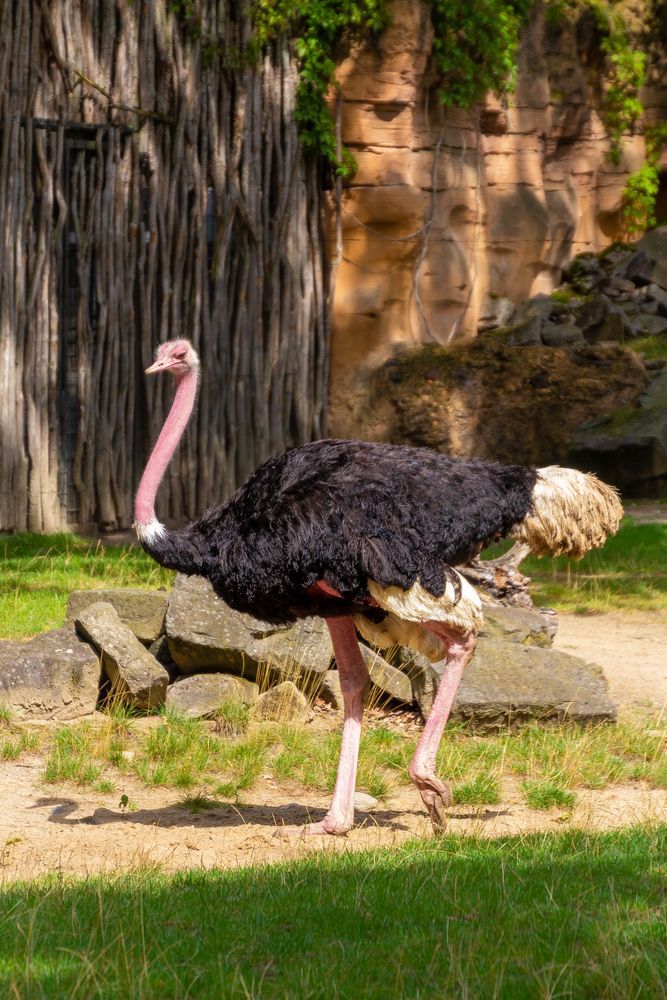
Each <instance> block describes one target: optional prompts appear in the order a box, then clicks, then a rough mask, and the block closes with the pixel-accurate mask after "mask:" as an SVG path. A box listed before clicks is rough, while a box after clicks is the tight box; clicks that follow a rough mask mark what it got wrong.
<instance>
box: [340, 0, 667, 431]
mask: <svg viewBox="0 0 667 1000" xmlns="http://www.w3.org/2000/svg"><path fill="white" fill-rule="evenodd" d="M625 7H626V17H627V19H628V21H629V23H632V24H633V25H634V26H635V27H636V28H637V29H640V27H641V25H642V21H643V19H646V18H645V8H646V7H647V5H646V3H645V2H643V0H632V2H630V3H627V4H626V5H625ZM390 10H391V26H390V27H389V28H388V29H387V30H386V31H385V32H384V33H383V34H382V36H381V37H380V38H379V40H378V41H377V42H376V43H375V44H374V45H364V46H361V47H359V48H358V49H357V50H356V51H354V52H353V53H352V55H351V56H350V58H348V59H347V60H346V61H345V62H344V63H342V64H341V66H340V68H339V74H338V76H339V81H340V85H341V89H342V139H343V142H344V143H345V144H346V145H347V146H348V147H350V149H351V150H352V152H353V153H354V155H355V157H356V159H357V162H358V165H359V169H358V171H357V173H356V175H355V176H354V177H353V178H352V180H351V181H350V182H349V184H348V185H347V186H346V188H345V190H344V193H343V214H342V230H343V246H342V254H341V259H340V261H339V264H338V269H337V276H336V293H335V300H334V315H333V337H332V386H333V392H334V409H333V412H334V418H333V421H332V427H331V428H330V429H331V430H332V432H334V433H336V428H335V412H336V407H335V394H336V389H337V387H338V386H340V385H341V384H342V383H343V382H344V379H345V374H346V373H347V372H349V371H350V369H353V368H355V367H357V366H358V365H359V364H360V363H363V362H364V361H366V360H371V361H373V362H377V361H378V360H380V359H381V358H382V357H385V356H388V355H389V354H391V353H392V350H393V349H394V347H395V346H396V345H397V344H407V345H409V344H418V343H433V342H435V343H440V344H446V343H449V342H450V341H451V340H453V339H457V338H460V337H464V336H472V335H475V334H476V332H477V330H478V326H479V325H480V323H481V325H482V326H483V325H484V320H485V316H486V315H487V314H489V313H493V312H494V310H495V302H496V299H497V297H507V298H509V299H511V300H512V301H514V302H518V301H520V300H522V299H525V298H527V297H529V296H532V295H535V294H537V293H539V292H543V291H550V290H551V289H553V288H554V287H556V285H557V284H558V283H559V282H560V280H561V269H562V267H563V265H564V264H565V263H566V262H567V261H568V260H569V259H570V258H571V257H572V256H573V255H575V254H577V253H580V252H582V251H585V250H593V251H596V250H599V249H601V248H603V247H604V246H606V245H607V244H608V243H610V242H611V241H612V240H613V239H615V238H617V237H618V235H619V232H620V206H621V193H622V190H623V187H624V184H625V180H626V178H627V175H628V173H630V172H631V171H633V170H636V169H637V168H638V167H639V166H640V165H641V163H642V162H643V159H644V138H643V135H642V129H641V128H640V129H638V134H637V135H635V136H629V137H627V138H626V139H625V140H624V143H623V155H622V159H621V163H620V164H619V165H618V166H614V165H613V164H612V163H611V161H610V160H609V159H608V157H607V153H608V150H609V140H608V137H607V133H606V129H605V125H604V112H603V110H602V109H603V94H602V93H601V89H600V79H601V74H600V65H599V61H597V60H598V59H599V57H597V56H596V52H597V44H596V40H595V27H594V20H593V18H592V15H591V14H590V10H589V12H588V13H587V12H586V8H584V7H582V10H581V12H580V13H579V14H576V15H572V16H569V15H568V17H567V18H560V19H556V21H555V22H554V20H553V19H549V18H547V17H545V11H544V8H543V7H542V6H540V5H538V6H537V8H536V10H535V13H534V16H533V19H532V21H531V23H530V24H529V25H528V27H527V28H526V30H525V32H524V38H523V42H522V47H521V52H520V58H519V65H520V72H519V77H518V81H517V86H516V89H515V91H514V93H513V94H512V95H511V98H510V99H509V100H508V101H507V102H506V103H505V104H503V103H501V102H498V101H494V100H489V101H488V102H487V103H486V105H485V106H484V107H482V108H480V109H478V110H477V111H474V112H463V111H451V112H447V113H445V112H444V110H443V108H442V106H441V105H440V104H439V103H438V98H437V86H438V80H437V76H436V74H435V73H434V71H433V66H432V63H431V59H430V52H431V45H432V37H433V29H432V26H431V20H430V8H429V5H428V4H426V3H422V2H419V0H391V2H390ZM647 44H648V43H647ZM653 48H654V50H655V51H657V52H658V53H660V51H663V53H664V49H661V45H660V44H659V43H658V44H657V45H655V46H654V47H653ZM659 70H660V67H659V64H658V63H655V65H654V67H653V70H652V73H651V74H650V75H649V82H650V86H649V87H647V89H646V91H645V93H643V95H642V97H643V101H644V105H645V107H646V119H647V122H648V121H658V120H661V119H662V120H664V118H665V113H666V112H667V81H666V79H665V74H664V72H663V73H662V74H661V72H660V71H659ZM663 70H664V66H663ZM665 166H667V159H666V162H665Z"/></svg>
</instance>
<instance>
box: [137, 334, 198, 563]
mask: <svg viewBox="0 0 667 1000" xmlns="http://www.w3.org/2000/svg"><path fill="white" fill-rule="evenodd" d="M155 372H171V373H172V375H173V376H174V377H175V379H176V395H175V396H174V401H173V403H172V404H171V409H170V411H169V414H168V416H167V419H166V420H165V422H164V426H163V427H162V430H161V431H160V436H159V437H158V439H157V442H156V444H155V447H154V448H153V451H152V453H151V456H150V458H149V459H148V463H147V465H146V468H145V469H144V474H143V476H142V477H141V482H140V483H139V489H138V490H137V495H136V498H135V502H134V511H135V526H136V530H137V534H138V536H139V538H140V540H141V542H142V544H144V545H146V544H155V543H156V542H158V541H159V540H160V539H163V538H164V537H165V528H164V526H163V525H162V524H160V522H159V521H158V520H157V518H156V516H155V496H156V494H157V489H158V486H159V485H160V481H161V479H162V477H163V475H164V473H165V470H166V468H167V465H168V464H169V461H170V459H171V456H172V455H173V454H174V451H175V449H176V447H177V445H178V442H179V441H180V439H181V437H182V435H183V432H184V430H185V428H186V426H187V423H188V420H189V419H190V414H191V413H192V407H193V406H194V402H195V397H196V395H197V383H198V381H199V358H198V357H197V352H196V351H195V349H194V347H193V346H192V344H191V343H190V341H189V340H168V341H167V343H166V344H160V346H159V347H158V349H157V353H156V355H155V361H154V362H153V364H152V365H149V367H148V368H147V369H146V374H147V375H152V374H154V373H155Z"/></svg>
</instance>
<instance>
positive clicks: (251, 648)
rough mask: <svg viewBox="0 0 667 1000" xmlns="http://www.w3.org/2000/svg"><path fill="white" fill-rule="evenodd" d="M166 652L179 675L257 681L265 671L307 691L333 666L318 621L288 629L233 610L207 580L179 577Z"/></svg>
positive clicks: (327, 639)
mask: <svg viewBox="0 0 667 1000" xmlns="http://www.w3.org/2000/svg"><path fill="white" fill-rule="evenodd" d="M166 629H167V636H168V640H169V651H170V653H171V656H172V659H173V660H174V662H175V663H176V664H177V665H178V667H179V668H180V670H181V671H183V673H195V672H196V671H198V670H202V669H205V668H207V667H208V668H216V669H218V670H223V671H226V672H229V673H233V674H238V675H239V676H245V677H249V678H250V679H251V680H255V679H256V678H257V675H258V672H260V671H264V672H268V673H269V674H270V675H271V676H272V677H274V678H278V679H281V680H292V681H296V682H298V684H299V686H300V687H305V688H309V687H311V686H313V685H315V684H317V683H319V679H320V678H321V676H322V675H323V674H325V673H326V671H327V670H328V669H329V667H330V666H331V660H332V656H333V649H332V646H331V639H330V637H329V632H328V629H327V627H326V625H325V623H324V622H323V621H322V620H321V619H319V618H309V619H306V620H304V621H299V622H297V623H296V624H295V625H293V626H291V627H289V628H281V627H279V626H275V625H270V624H268V623H267V622H261V621H259V620H258V619H257V618H253V617H252V616H251V615H244V614H241V613H240V612H238V611H234V610H233V609H232V608H230V607H229V606H228V605H227V604H225V602H224V601H222V600H220V598H218V597H216V595H215V593H214V591H213V588H212V587H211V585H210V584H209V583H208V581H207V580H204V579H202V578H201V577H183V576H178V577H177V578H176V582H175V585H174V591H173V594H172V596H171V600H170V602H169V610H168V611H167V620H166Z"/></svg>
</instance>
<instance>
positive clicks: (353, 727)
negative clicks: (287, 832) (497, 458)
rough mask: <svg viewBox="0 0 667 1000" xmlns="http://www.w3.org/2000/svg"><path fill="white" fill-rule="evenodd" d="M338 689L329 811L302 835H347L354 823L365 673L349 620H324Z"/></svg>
mask: <svg viewBox="0 0 667 1000" xmlns="http://www.w3.org/2000/svg"><path fill="white" fill-rule="evenodd" d="M326 623H327V625H328V627H329V632H330V634H331V641H332V643H333V648H334V655H335V657H336V664H337V665H338V674H339V676H340V688H341V692H342V694H343V742H342V744H341V748H340V759H339V761H338V774H337V775H336V785H335V787H334V793H333V798H332V800H331V805H330V806H329V811H328V813H327V814H326V816H325V817H324V819H322V820H320V822H319V823H311V824H309V825H308V826H307V827H306V828H305V830H304V831H303V832H304V833H337V834H342V833H347V832H348V830H351V829H352V824H353V823H354V789H355V783H356V778H357V760H358V758H359V739H360V737H361V719H362V716H363V713H364V698H365V695H366V691H367V690H368V682H369V677H368V670H367V668H366V664H365V663H364V658H363V656H362V655H361V650H360V649H359V642H358V640H357V633H356V631H355V628H354V624H353V622H352V619H351V618H327V619H326Z"/></svg>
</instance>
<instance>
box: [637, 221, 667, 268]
mask: <svg viewBox="0 0 667 1000" xmlns="http://www.w3.org/2000/svg"><path fill="white" fill-rule="evenodd" d="M637 249H639V250H643V251H644V253H645V254H647V255H648V256H649V257H651V259H652V260H654V261H656V262H657V261H660V260H667V226H658V228H657V229H651V230H650V232H648V233H646V234H645V235H644V236H642V238H641V239H640V240H639V242H638V243H637Z"/></svg>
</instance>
